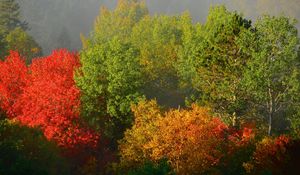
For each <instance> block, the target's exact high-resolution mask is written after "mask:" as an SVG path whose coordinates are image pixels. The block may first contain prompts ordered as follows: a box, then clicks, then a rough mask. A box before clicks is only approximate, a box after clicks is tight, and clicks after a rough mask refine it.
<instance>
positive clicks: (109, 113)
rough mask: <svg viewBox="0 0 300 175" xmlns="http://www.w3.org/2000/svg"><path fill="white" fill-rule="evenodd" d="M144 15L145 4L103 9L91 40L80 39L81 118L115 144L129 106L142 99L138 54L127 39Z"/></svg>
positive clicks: (129, 0)
mask: <svg viewBox="0 0 300 175" xmlns="http://www.w3.org/2000/svg"><path fill="white" fill-rule="evenodd" d="M146 14H148V10H147V8H146V7H145V4H144V3H142V2H139V1H137V0H120V1H119V2H118V5H117V7H116V9H115V10H113V11H109V10H108V9H106V8H105V7H103V8H102V9H101V13H100V15H99V17H97V19H96V22H95V27H94V30H93V32H92V33H91V36H90V37H89V38H87V39H84V37H83V36H82V37H81V38H82V39H83V43H84V47H85V48H84V49H83V50H82V52H81V64H82V67H81V69H80V70H79V72H78V74H77V78H76V83H77V85H78V87H79V88H80V89H81V91H82V94H83V95H82V104H83V105H82V106H83V110H82V111H83V116H84V117H85V118H86V119H87V121H88V122H89V123H90V124H92V125H94V126H96V128H97V129H103V130H104V133H105V134H106V135H107V136H109V137H110V138H112V139H113V140H115V141H116V140H117V139H120V138H121V137H122V135H123V131H124V130H125V128H126V127H128V126H130V124H131V122H132V115H131V111H130V105H131V103H135V102H137V101H138V99H140V98H143V95H142V94H141V87H142V85H143V79H142V74H141V66H140V63H139V59H138V58H139V54H140V52H139V50H138V49H137V48H135V47H134V46H133V44H132V43H131V42H130V36H131V32H132V29H133V27H134V26H135V25H136V24H137V23H138V22H139V21H140V20H141V19H142V18H143V17H144V16H145V15H146Z"/></svg>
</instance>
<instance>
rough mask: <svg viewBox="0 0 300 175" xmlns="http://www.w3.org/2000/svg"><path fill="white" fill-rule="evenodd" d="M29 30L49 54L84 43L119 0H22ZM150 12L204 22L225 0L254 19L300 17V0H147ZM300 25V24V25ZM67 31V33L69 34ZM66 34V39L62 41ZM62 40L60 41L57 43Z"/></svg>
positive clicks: (75, 47)
mask: <svg viewBox="0 0 300 175" xmlns="http://www.w3.org/2000/svg"><path fill="white" fill-rule="evenodd" d="M19 2H20V4H21V8H22V10H23V15H24V17H25V19H26V20H27V22H28V23H29V25H30V27H31V30H30V31H29V32H30V33H31V34H32V35H33V36H34V38H35V39H36V40H37V42H38V43H39V44H40V45H41V46H42V47H43V49H44V52H45V53H46V54H48V53H49V52H50V51H51V50H53V49H55V48H60V47H67V48H69V49H72V50H78V49H80V47H81V41H80V37H79V35H80V33H83V34H85V35H87V34H88V33H89V32H90V31H91V29H92V28H93V21H94V19H95V17H96V16H97V15H98V14H99V8H100V6H102V5H104V6H107V7H109V8H110V9H113V8H114V7H115V6H116V3H117V0H19ZM146 3H147V5H148V8H149V10H150V13H151V14H155V13H166V14H180V13H181V12H183V11H186V10H188V11H190V13H191V15H192V17H193V20H194V21H200V22H204V21H205V18H206V16H207V13H208V9H209V7H210V6H211V5H214V4H225V5H226V6H227V7H228V8H229V9H231V10H238V11H239V12H241V13H243V14H244V15H245V16H246V17H247V18H250V19H252V20H254V19H255V18H256V17H257V16H259V15H261V14H272V15H277V14H281V13H282V12H283V13H285V14H287V15H289V16H293V17H296V18H297V17H298V19H299V17H300V0H146ZM299 20H300V19H299ZM298 26H300V25H298ZM66 35H67V36H66ZM62 36H66V37H65V38H67V39H64V40H65V41H61V39H62ZM58 43H60V44H58Z"/></svg>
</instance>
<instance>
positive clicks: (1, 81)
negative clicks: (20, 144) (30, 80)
mask: <svg viewBox="0 0 300 175" xmlns="http://www.w3.org/2000/svg"><path fill="white" fill-rule="evenodd" d="M27 77H28V68H27V67H26V65H25V61H24V58H22V57H21V56H20V54H19V53H17V52H13V51H11V52H10V55H9V56H7V57H6V59H5V61H1V60H0V108H1V109H2V110H4V111H5V112H6V113H7V114H8V116H9V117H13V116H14V113H13V112H12V110H13V108H12V106H13V104H14V103H15V102H16V101H17V99H18V98H19V96H20V95H21V94H22V93H23V88H24V87H25V85H26V81H27Z"/></svg>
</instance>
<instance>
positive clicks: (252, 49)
mask: <svg viewBox="0 0 300 175" xmlns="http://www.w3.org/2000/svg"><path fill="white" fill-rule="evenodd" d="M241 43H242V44H241V45H243V50H244V51H245V52H247V53H248V54H249V56H250V57H251V60H250V61H249V62H248V64H247V69H246V70H245V74H244V80H243V86H244V88H245V89H246V91H247V92H248V93H249V95H250V96H251V97H252V100H253V105H254V107H255V108H256V111H257V112H258V113H257V115H260V116H263V117H264V118H265V119H267V120H268V134H269V135H271V134H272V131H273V120H274V119H277V120H280V121H281V122H282V121H284V118H286V117H287V114H288V112H289V110H291V109H295V108H297V107H299V97H298V96H299V87H300V84H299V63H300V62H299V61H300V60H299V55H298V44H299V39H298V36H297V29H296V27H295V21H292V20H290V19H289V18H287V17H283V16H281V17H271V16H264V17H263V18H261V19H259V20H258V21H257V22H256V24H255V28H254V29H253V30H252V31H248V32H247V33H244V36H243V37H242V38H241ZM293 112H295V111H293ZM293 112H292V113H293Z"/></svg>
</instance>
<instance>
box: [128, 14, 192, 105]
mask: <svg viewBox="0 0 300 175" xmlns="http://www.w3.org/2000/svg"><path fill="white" fill-rule="evenodd" d="M186 16H187V17H183V16H171V17H169V16H164V15H160V16H154V17H152V16H150V15H147V16H145V17H144V18H143V19H142V20H141V21H139V23H137V24H136V25H135V26H134V28H133V30H132V34H131V42H132V44H133V46H134V47H135V48H137V49H138V50H139V53H140V54H139V55H138V57H139V62H140V64H141V67H142V73H143V81H144V82H145V85H144V86H143V93H144V94H145V95H146V97H147V98H149V99H151V98H156V99H157V101H158V102H159V103H160V104H162V105H165V106H168V107H178V105H179V104H184V98H183V95H182V94H181V93H180V92H179V90H178V77H177V73H176V69H175V65H176V62H177V60H178V53H177V50H178V49H179V47H180V46H181V45H182V39H181V37H182V28H183V25H186V23H188V22H190V21H191V18H190V17H189V16H188V14H187V15H186ZM183 23H184V24H183Z"/></svg>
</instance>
